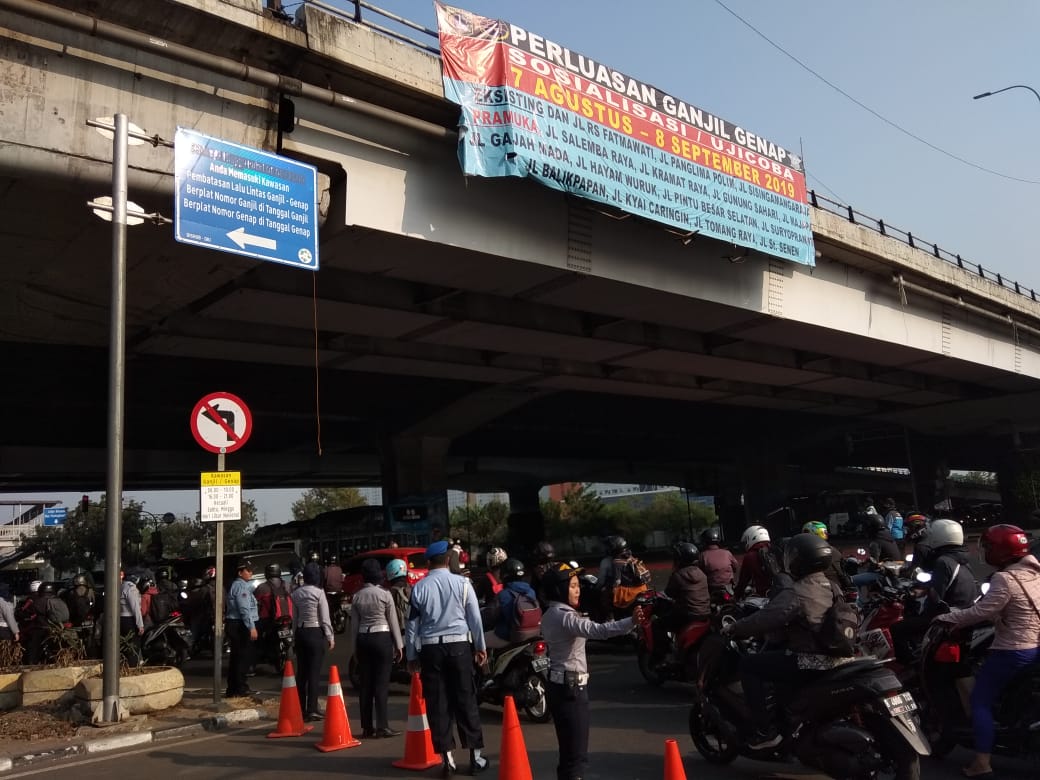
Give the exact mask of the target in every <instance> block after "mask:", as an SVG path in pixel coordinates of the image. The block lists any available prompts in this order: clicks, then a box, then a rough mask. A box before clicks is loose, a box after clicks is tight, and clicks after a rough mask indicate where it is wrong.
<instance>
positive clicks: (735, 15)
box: [715, 0, 1040, 184]
mask: <svg viewBox="0 0 1040 780" xmlns="http://www.w3.org/2000/svg"><path fill="white" fill-rule="evenodd" d="M715 4H716V5H718V6H719V7H720V8H722V9H723V10H724V11H725V12H726V13H728V14H729V15H730V16H732V17H733V18H734V19H736V20H737V21H738V22H740V23H741V24H743V25H744V26H745V27H747V28H748V29H749V30H751V31H752V32H753V33H755V35H757V36H758V37H759V38H761V39H762V40H763V41H765V42H766V43H768V44H769V45H770V46H772V47H773V48H774V49H776V50H777V51H778V52H780V53H781V54H783V55H784V56H785V57H787V58H788V59H790V60H792V61H793V62H795V63H796V64H797V65H798V66H799V67H800V68H802V69H803V70H805V71H807V72H809V73H811V74H812V75H813V76H815V77H816V78H818V79H819V80H820V81H822V82H823V83H824V84H826V85H827V86H828V87H830V88H831V89H833V90H834V91H835V92H837V93H839V94H840V95H843V96H844V97H845V98H847V99H848V100H850V101H852V102H853V103H855V104H856V105H857V106H859V107H860V108H862V109H863V110H864V111H866V112H867V113H868V114H870V115H872V116H874V117H876V118H877V119H880V120H881V121H882V122H884V123H885V124H886V125H888V126H889V127H891V128H893V129H895V130H898V131H899V132H900V133H902V134H903V135H906V136H909V137H910V138H913V139H914V140H915V141H917V142H918V143H922V144H924V145H925V146H927V147H928V148H929V149H932V150H933V151H936V152H939V154H942V155H945V156H946V157H949V158H950V159H951V160H956V161H957V162H959V163H962V164H964V165H967V166H969V167H971V168H975V169H976V170H979V171H982V172H983V173H989V174H992V175H993V176H999V177H1000V178H1002V179H1008V180H1009V181H1017V182H1021V183H1022V184H1040V180H1037V179H1023V178H1020V177H1018V176H1011V175H1010V174H1007V173H1001V172H1000V171H995V170H993V169H992V168H987V167H985V166H983V165H979V164H978V163H973V162H972V161H971V160H966V159H964V158H963V157H959V156H957V155H956V154H954V153H953V152H948V151H946V150H945V149H943V148H942V147H940V146H936V145H935V144H933V143H932V142H931V141H928V140H926V139H924V138H922V137H921V136H919V135H917V134H916V133H913V132H911V131H910V130H907V129H906V128H905V127H903V126H902V125H900V124H898V123H897V122H894V121H892V120H891V119H889V118H888V117H886V116H884V115H882V114H880V113H878V112H877V111H875V110H874V109H873V108H871V107H870V106H868V105H866V104H865V103H863V102H861V101H859V100H857V99H856V98H854V97H853V96H852V95H850V94H849V93H848V92H846V91H845V90H844V89H842V88H841V87H839V86H838V85H837V84H835V83H834V82H832V81H830V80H828V79H827V78H825V77H824V76H823V75H821V74H820V73H818V72H816V71H815V70H813V69H812V68H810V67H809V66H808V65H806V64H805V63H804V62H802V61H801V60H800V59H798V58H797V57H796V56H794V55H793V54H791V53H790V52H789V51H787V49H785V48H784V47H783V46H781V45H780V44H778V43H776V42H775V41H773V40H772V39H771V38H770V37H769V36H767V35H766V34H765V33H764V32H762V31H761V30H759V29H758V28H757V27H755V26H754V25H753V24H751V22H749V21H748V20H747V19H745V18H744V17H742V16H741V15H740V14H738V13H737V12H736V11H734V10H733V9H732V8H730V7H729V6H727V5H726V4H725V3H724V2H722V0H715Z"/></svg>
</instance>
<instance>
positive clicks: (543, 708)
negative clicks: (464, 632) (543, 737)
mask: <svg viewBox="0 0 1040 780" xmlns="http://www.w3.org/2000/svg"><path fill="white" fill-rule="evenodd" d="M545 651H546V646H545V642H544V641H543V640H542V638H541V637H536V638H535V639H531V640H528V641H527V642H520V643H518V644H515V645H510V646H508V647H503V648H501V649H498V650H492V651H490V652H489V654H488V661H487V668H488V669H490V670H491V671H490V673H488V674H484V675H483V676H482V677H481V678H480V679H478V681H477V698H478V700H479V701H480V702H484V703H488V704H495V705H498V706H501V705H502V704H503V703H504V702H505V697H506V696H512V697H513V700H514V701H515V702H516V706H517V707H519V708H520V709H522V710H523V711H524V712H525V713H526V714H527V717H529V718H530V719H531V720H532V721H534V722H535V723H548V722H549V720H550V719H551V718H552V714H551V713H550V712H549V698H548V689H549V657H548V656H547V655H546V654H545Z"/></svg>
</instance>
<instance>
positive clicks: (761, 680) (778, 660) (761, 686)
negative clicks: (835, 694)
mask: <svg viewBox="0 0 1040 780" xmlns="http://www.w3.org/2000/svg"><path fill="white" fill-rule="evenodd" d="M805 676H806V672H803V671H802V670H801V669H799V668H798V661H797V660H796V659H795V657H794V655H791V654H788V653H786V652H784V651H776V650H774V651H769V652H764V653H753V654H752V655H746V656H744V657H743V658H741V659H740V683H741V685H742V686H743V687H744V701H745V702H747V705H748V709H749V710H751V717H752V720H753V723H754V726H755V728H756V729H757V730H758V731H760V732H761V731H768V730H769V728H770V727H771V726H772V724H773V715H772V711H771V710H770V709H769V708H768V699H769V691H768V686H769V685H770V684H772V685H774V686H775V687H777V688H778V689H780V690H779V692H780V695H781V696H783V695H786V694H787V693H788V692H789V691H790V690H792V689H794V688H795V687H796V686H797V685H798V684H799V682H800V681H801V680H802V679H803V678H804V677H805Z"/></svg>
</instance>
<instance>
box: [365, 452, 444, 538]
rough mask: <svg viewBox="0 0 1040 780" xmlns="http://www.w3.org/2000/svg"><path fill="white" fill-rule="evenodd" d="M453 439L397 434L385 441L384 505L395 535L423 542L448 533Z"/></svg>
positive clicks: (391, 530) (383, 455)
mask: <svg viewBox="0 0 1040 780" xmlns="http://www.w3.org/2000/svg"><path fill="white" fill-rule="evenodd" d="M450 446H451V439H448V438H446V437H439V436H394V437H391V438H389V439H387V440H386V441H384V442H383V446H382V461H383V506H384V507H385V508H386V511H387V514H388V516H389V518H390V532H391V533H392V534H412V535H415V536H416V537H417V541H418V542H419V543H420V544H426V543H428V542H429V541H431V540H432V539H438V538H440V537H441V536H442V535H444V536H446V535H447V531H448V492H447V490H446V489H445V484H444V471H445V460H446V458H447V454H448V448H449V447H450Z"/></svg>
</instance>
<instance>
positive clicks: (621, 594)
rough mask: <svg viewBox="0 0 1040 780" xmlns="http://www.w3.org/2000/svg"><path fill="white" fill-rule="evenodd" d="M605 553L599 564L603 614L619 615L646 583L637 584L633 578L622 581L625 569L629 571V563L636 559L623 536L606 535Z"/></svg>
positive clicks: (622, 613) (643, 589) (644, 588)
mask: <svg viewBox="0 0 1040 780" xmlns="http://www.w3.org/2000/svg"><path fill="white" fill-rule="evenodd" d="M606 548H607V555H606V557H605V558H603V560H602V561H600V564H599V583H598V585H599V587H600V596H601V598H602V600H603V601H602V603H603V608H604V614H606V615H611V614H613V615H614V617H621V616H622V615H624V614H625V613H626V612H627V610H628V608H629V607H630V606H631V604H632V601H633V600H634V599H635V597H636V596H637V595H638V594H639V593H640V592H642V591H645V590H646V585H645V584H643V585H637V584H636V583H635V581H634V580H632V579H629V580H628V581H627V582H626V581H624V578H625V577H626V576H630V575H626V571H631V567H630V566H629V564H631V563H633V562H638V559H637V558H636V557H635V556H634V555H633V554H632V551H631V550H630V549H629V548H628V542H627V541H626V540H625V537H623V536H608V537H607V540H606Z"/></svg>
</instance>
